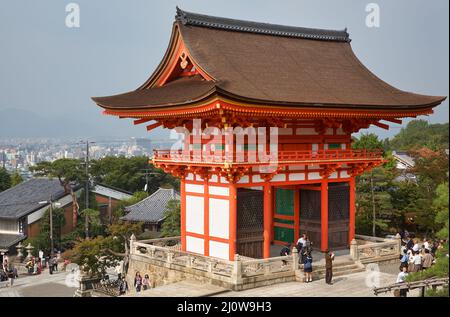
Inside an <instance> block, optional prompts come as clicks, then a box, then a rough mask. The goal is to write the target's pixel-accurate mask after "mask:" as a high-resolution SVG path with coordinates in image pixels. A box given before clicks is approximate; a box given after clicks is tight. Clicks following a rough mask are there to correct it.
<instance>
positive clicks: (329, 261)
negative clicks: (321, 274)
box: [325, 249, 334, 285]
mask: <svg viewBox="0 0 450 317" xmlns="http://www.w3.org/2000/svg"><path fill="white" fill-rule="evenodd" d="M333 260H334V253H333V252H331V250H328V249H327V250H326V251H325V282H326V283H327V284H329V285H332V284H333V283H332V282H331V280H332V278H333Z"/></svg>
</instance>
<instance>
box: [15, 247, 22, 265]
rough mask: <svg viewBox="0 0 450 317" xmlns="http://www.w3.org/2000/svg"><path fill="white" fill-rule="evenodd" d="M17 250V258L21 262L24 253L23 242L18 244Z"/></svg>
mask: <svg viewBox="0 0 450 317" xmlns="http://www.w3.org/2000/svg"><path fill="white" fill-rule="evenodd" d="M16 250H17V260H18V261H19V262H22V259H23V253H22V250H23V245H22V242H19V244H18V245H17V246H16Z"/></svg>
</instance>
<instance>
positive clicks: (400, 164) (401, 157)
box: [392, 151, 416, 182]
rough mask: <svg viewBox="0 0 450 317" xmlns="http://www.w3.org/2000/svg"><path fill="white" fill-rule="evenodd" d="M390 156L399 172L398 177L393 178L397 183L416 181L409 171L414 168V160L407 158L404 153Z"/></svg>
mask: <svg viewBox="0 0 450 317" xmlns="http://www.w3.org/2000/svg"><path fill="white" fill-rule="evenodd" d="M392 156H393V158H394V159H395V162H396V168H397V170H398V171H399V172H400V175H399V176H397V177H396V178H395V180H396V181H397V182H404V181H414V182H415V181H416V175H414V173H411V172H410V171H411V169H412V168H414V166H415V163H414V158H413V157H411V156H409V155H408V153H406V152H396V151H393V152H392Z"/></svg>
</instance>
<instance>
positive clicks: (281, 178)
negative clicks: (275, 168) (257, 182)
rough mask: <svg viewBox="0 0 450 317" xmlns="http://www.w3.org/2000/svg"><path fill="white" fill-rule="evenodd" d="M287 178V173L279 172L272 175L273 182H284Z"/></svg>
mask: <svg viewBox="0 0 450 317" xmlns="http://www.w3.org/2000/svg"><path fill="white" fill-rule="evenodd" d="M285 180H286V174H277V175H275V176H274V177H272V180H271V182H284V181H285Z"/></svg>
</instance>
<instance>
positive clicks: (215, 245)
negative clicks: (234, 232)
mask: <svg viewBox="0 0 450 317" xmlns="http://www.w3.org/2000/svg"><path fill="white" fill-rule="evenodd" d="M209 255H210V256H213V257H216V258H221V259H225V260H228V259H229V245H228V244H226V243H222V242H217V241H209Z"/></svg>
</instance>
